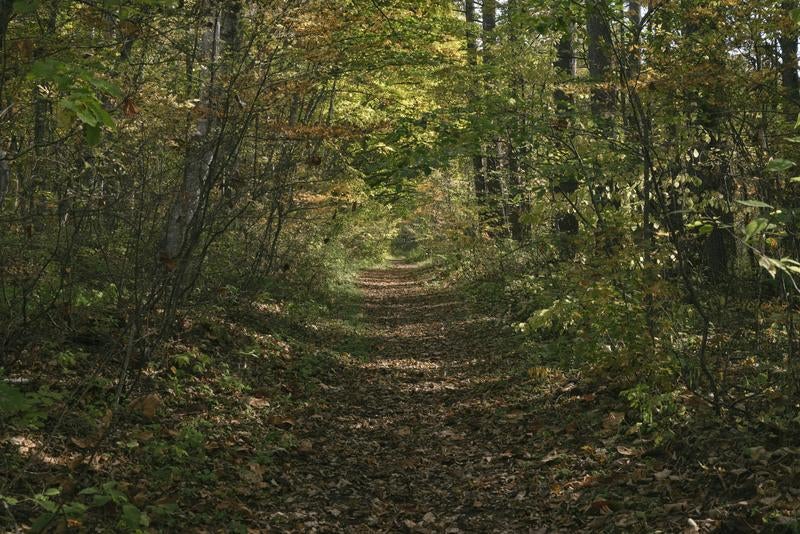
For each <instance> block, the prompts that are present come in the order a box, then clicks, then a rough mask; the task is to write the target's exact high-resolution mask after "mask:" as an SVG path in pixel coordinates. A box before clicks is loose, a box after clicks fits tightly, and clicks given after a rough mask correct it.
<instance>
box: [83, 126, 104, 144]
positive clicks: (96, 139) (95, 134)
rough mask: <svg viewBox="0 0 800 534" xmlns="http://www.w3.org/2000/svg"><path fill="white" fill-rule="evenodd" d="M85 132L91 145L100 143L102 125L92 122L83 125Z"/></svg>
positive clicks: (87, 141)
mask: <svg viewBox="0 0 800 534" xmlns="http://www.w3.org/2000/svg"><path fill="white" fill-rule="evenodd" d="M83 134H84V136H85V137H86V143H87V144H88V145H89V146H97V145H98V143H100V127H99V126H92V125H90V124H84V125H83Z"/></svg>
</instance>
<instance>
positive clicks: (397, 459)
mask: <svg viewBox="0 0 800 534" xmlns="http://www.w3.org/2000/svg"><path fill="white" fill-rule="evenodd" d="M425 279H426V272H425V271H423V270H420V269H418V268H415V267H414V266H410V265H405V264H402V263H394V264H393V265H392V266H390V267H389V268H386V269H382V270H373V271H367V272H365V273H363V276H362V278H361V280H360V284H359V285H360V288H361V290H362V292H363V297H364V298H363V312H364V316H365V321H366V322H367V323H368V329H369V332H368V335H369V339H368V343H369V347H370V349H371V354H372V356H371V357H370V358H369V359H368V361H365V362H363V363H362V364H360V365H353V366H351V367H350V368H349V369H347V370H346V372H343V373H342V374H340V375H339V376H340V380H339V381H338V382H339V383H334V384H327V385H326V386H327V387H326V388H325V396H324V398H323V399H320V404H319V405H318V406H317V407H316V413H313V414H311V415H308V414H306V415H305V416H304V417H303V422H302V423H298V424H299V426H300V428H299V429H298V438H299V439H303V440H306V441H305V443H307V444H308V446H307V447H306V448H307V449H309V450H306V451H305V452H303V453H301V454H299V455H297V456H296V457H293V458H291V459H289V460H288V463H287V465H285V466H283V468H284V476H283V477H282V481H283V483H284V484H285V485H284V484H282V487H281V491H279V493H280V495H279V499H278V500H279V501H280V502H281V504H282V506H283V509H282V510H281V511H280V512H276V513H275V514H273V516H272V518H271V521H270V522H271V523H272V524H273V525H281V527H282V528H287V529H294V530H297V531H309V530H313V529H317V530H319V531H348V532H397V531H417V532H426V531H430V532H453V533H456V532H462V531H463V532H487V531H493V532H503V531H507V532H520V531H528V530H530V529H533V530H535V527H539V526H541V525H540V520H539V519H538V518H537V517H536V516H535V514H534V512H535V506H533V501H534V500H535V499H537V498H538V497H537V492H538V490H537V488H533V487H531V480H532V479H531V478H530V477H526V476H525V473H526V472H528V471H530V470H531V469H532V468H533V466H534V465H535V464H536V463H537V462H534V461H533V459H532V458H531V456H530V452H529V451H530V442H531V440H532V438H533V435H534V431H535V426H537V424H536V423H534V422H533V421H532V420H531V419H530V417H529V414H526V413H523V412H520V411H518V410H515V409H514V407H513V406H510V405H509V397H510V396H509V395H507V391H506V390H507V389H508V388H509V387H511V381H510V380H509V379H508V377H504V376H502V375H497V374H492V373H491V372H489V371H488V370H489V369H493V368H496V365H494V364H490V361H491V360H495V361H496V360H497V359H498V357H500V358H502V356H503V354H502V351H501V350H500V349H499V348H498V345H497V344H498V342H499V336H495V335H494V334H495V332H496V328H497V327H496V325H495V324H494V322H493V321H492V320H490V319H489V318H486V317H475V316H470V315H469V313H468V312H467V310H466V307H465V306H464V305H463V304H462V303H461V302H459V301H458V299H457V298H456V297H455V296H454V294H452V293H450V292H446V291H445V292H443V291H439V290H436V289H435V288H434V289H432V288H431V287H432V286H429V285H426V284H425ZM494 372H495V373H496V371H494ZM517 400H520V399H517ZM301 448H302V447H301Z"/></svg>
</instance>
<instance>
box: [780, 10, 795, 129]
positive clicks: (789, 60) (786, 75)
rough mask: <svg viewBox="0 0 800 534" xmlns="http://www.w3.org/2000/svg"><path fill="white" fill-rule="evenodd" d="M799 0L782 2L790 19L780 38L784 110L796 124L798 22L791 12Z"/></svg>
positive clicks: (790, 120)
mask: <svg viewBox="0 0 800 534" xmlns="http://www.w3.org/2000/svg"><path fill="white" fill-rule="evenodd" d="M797 3H798V2H797V0H788V1H784V2H782V3H781V8H782V9H783V11H784V14H785V16H786V17H787V18H788V19H789V20H788V21H787V22H786V24H785V29H784V31H782V32H781V36H780V39H779V42H780V46H781V64H782V68H781V81H782V82H783V111H784V114H785V115H786V120H787V121H788V122H789V123H791V124H794V122H795V120H796V119H797V112H798V97H800V94H799V93H800V76H798V74H797V36H798V32H797V24H795V22H794V20H792V18H791V15H790V12H791V11H792V10H793V9H795V8H796V7H797Z"/></svg>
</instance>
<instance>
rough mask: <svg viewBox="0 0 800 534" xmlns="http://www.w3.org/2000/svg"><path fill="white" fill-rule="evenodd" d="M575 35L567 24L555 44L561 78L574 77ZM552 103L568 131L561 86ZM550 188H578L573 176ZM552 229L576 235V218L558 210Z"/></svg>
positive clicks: (569, 111)
mask: <svg viewBox="0 0 800 534" xmlns="http://www.w3.org/2000/svg"><path fill="white" fill-rule="evenodd" d="M574 33H575V27H574V25H572V24H570V25H569V26H568V28H567V31H566V32H564V34H563V35H562V36H561V39H559V41H558V43H557V44H556V61H555V63H554V64H553V66H554V67H555V69H556V72H558V73H559V74H561V75H562V76H563V77H564V78H574V77H575V76H576V75H577V70H578V65H577V61H576V60H575V52H574V49H573V40H574V39H573V34H574ZM553 100H554V101H555V104H556V115H557V117H558V124H557V126H558V128H560V129H565V130H566V129H568V128H569V126H570V122H571V118H572V116H573V114H574V113H573V99H572V96H571V95H570V94H569V93H567V92H566V91H565V90H564V89H562V88H561V87H559V88H556V90H555V91H554V93H553ZM551 181H552V182H553V183H554V185H553V193H554V194H563V195H568V194H570V193H574V192H575V191H576V190H577V189H578V182H577V180H576V179H575V177H574V176H567V177H563V176H557V177H554V178H553V179H552V180H551ZM554 226H555V229H556V231H557V232H558V233H560V234H562V236H563V237H564V238H565V237H566V236H568V235H574V234H577V233H578V227H579V225H578V218H577V216H576V215H575V214H574V213H572V212H569V211H562V212H559V213H557V214H556V216H555V221H554ZM560 248H561V257H562V258H567V257H569V255H570V252H571V250H572V247H571V246H569V244H568V240H567V239H562V244H561V247H560Z"/></svg>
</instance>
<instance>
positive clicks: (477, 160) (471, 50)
mask: <svg viewBox="0 0 800 534" xmlns="http://www.w3.org/2000/svg"><path fill="white" fill-rule="evenodd" d="M464 18H465V20H466V23H467V31H466V38H467V61H468V62H469V65H470V66H471V67H472V70H473V72H474V71H475V70H477V67H478V44H477V42H476V40H475V29H474V28H475V2H474V0H465V2H464ZM477 96H478V95H477V90H476V88H474V87H473V88H472V89H471V90H470V93H469V96H468V98H469V102H468V104H470V105H471V106H472V107H473V108H474V106H475V104H476V102H477ZM477 148H478V151H477V154H474V155H473V156H472V173H473V182H474V186H475V199H476V200H477V201H478V204H482V202H483V198H484V196H485V194H486V181H485V180H484V177H483V156H482V155H481V153H480V142H478V147H477Z"/></svg>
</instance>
